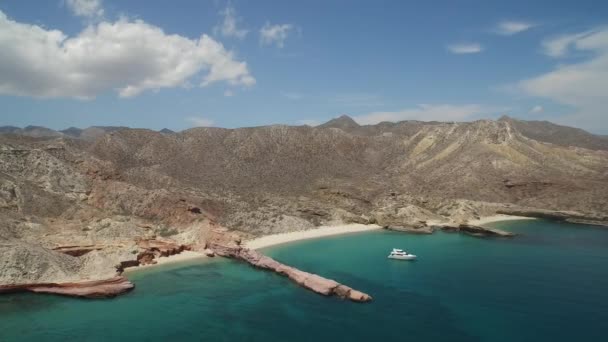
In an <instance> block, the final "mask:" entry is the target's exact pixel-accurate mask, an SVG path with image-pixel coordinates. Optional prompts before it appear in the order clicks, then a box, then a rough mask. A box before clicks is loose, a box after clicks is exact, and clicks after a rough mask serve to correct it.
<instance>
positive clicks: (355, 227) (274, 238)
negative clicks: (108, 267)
mask: <svg viewBox="0 0 608 342" xmlns="http://www.w3.org/2000/svg"><path fill="white" fill-rule="evenodd" d="M536 219H537V218H534V217H526V216H514V215H492V216H485V217H481V218H479V219H477V220H471V221H469V222H468V223H469V224H472V225H477V226H482V225H484V224H488V223H493V222H500V221H517V220H536ZM430 225H433V224H430ZM381 229H383V228H382V227H381V226H378V225H375V224H360V223H353V224H342V225H336V226H319V227H316V228H313V229H307V230H299V231H294V232H287V233H278V234H271V235H265V236H261V237H258V238H255V239H252V240H248V241H244V243H243V247H246V248H250V249H254V250H258V249H263V248H267V247H271V246H277V245H282V244H286V243H291V242H296V241H303V240H310V239H318V238H323V237H328V236H336V235H345V234H352V233H360V232H370V231H376V230H381ZM197 259H209V257H208V256H206V255H205V254H204V253H201V252H193V251H183V252H181V253H180V254H175V255H171V256H168V257H160V258H158V259H156V261H157V263H156V264H149V265H140V266H134V267H128V268H126V269H125V270H124V272H123V274H125V275H127V274H129V273H134V272H138V271H141V270H146V269H150V268H155V267H158V266H163V265H169V264H175V263H182V262H187V261H192V260H197Z"/></svg>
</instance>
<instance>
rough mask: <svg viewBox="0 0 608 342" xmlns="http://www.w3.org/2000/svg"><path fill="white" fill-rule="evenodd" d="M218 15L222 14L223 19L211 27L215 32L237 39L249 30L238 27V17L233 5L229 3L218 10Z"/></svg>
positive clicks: (243, 36) (241, 37)
mask: <svg viewBox="0 0 608 342" xmlns="http://www.w3.org/2000/svg"><path fill="white" fill-rule="evenodd" d="M220 15H222V16H223V21H222V23H221V24H219V25H217V26H215V27H214V28H213V32H215V34H221V35H222V36H224V37H234V38H238V39H243V38H245V36H246V35H247V33H248V32H249V30H246V29H241V28H238V22H239V21H240V18H238V17H237V15H236V10H235V9H234V7H232V6H231V5H228V6H226V8H225V9H224V10H223V11H221V12H220Z"/></svg>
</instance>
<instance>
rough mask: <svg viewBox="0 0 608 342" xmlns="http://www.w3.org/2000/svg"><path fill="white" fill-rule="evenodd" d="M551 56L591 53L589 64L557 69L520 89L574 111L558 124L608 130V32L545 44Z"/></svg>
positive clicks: (588, 33)
mask: <svg viewBox="0 0 608 342" xmlns="http://www.w3.org/2000/svg"><path fill="white" fill-rule="evenodd" d="M543 46H544V47H545V49H546V52H547V54H548V55H550V56H553V57H561V56H566V55H567V54H568V52H570V51H571V50H574V51H577V52H587V53H590V57H589V58H588V59H586V60H583V61H579V62H574V63H570V64H560V65H557V66H556V67H555V68H554V69H553V70H552V71H550V72H547V73H545V74H542V75H539V76H537V77H533V78H530V79H527V80H523V81H521V82H519V83H518V84H517V88H518V89H519V90H521V91H523V92H524V93H526V94H528V95H531V96H537V97H542V98H547V99H550V100H553V101H555V102H557V103H560V104H563V105H567V106H570V107H572V108H574V112H572V113H571V114H569V115H566V116H564V117H561V118H557V119H556V120H555V121H558V122H560V123H563V124H569V125H574V126H577V127H583V128H587V129H591V130H600V129H603V130H607V129H608V113H607V112H606V108H608V92H607V90H606V89H608V28H600V29H596V30H592V31H588V32H583V33H579V34H574V35H567V36H561V37H557V38H554V39H552V40H549V41H545V42H544V43H543Z"/></svg>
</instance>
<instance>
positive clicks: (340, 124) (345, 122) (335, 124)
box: [317, 115, 360, 131]
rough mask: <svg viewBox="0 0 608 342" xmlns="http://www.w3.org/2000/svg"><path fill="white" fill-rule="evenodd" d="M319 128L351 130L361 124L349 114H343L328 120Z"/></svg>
mask: <svg viewBox="0 0 608 342" xmlns="http://www.w3.org/2000/svg"><path fill="white" fill-rule="evenodd" d="M317 127H319V128H339V129H342V130H344V131H349V130H351V129H356V128H358V127H360V126H359V124H358V123H357V122H356V121H355V120H353V119H352V118H351V117H350V116H348V115H342V116H340V117H338V118H335V119H331V120H329V121H328V122H326V123H324V124H322V125H319V126H317Z"/></svg>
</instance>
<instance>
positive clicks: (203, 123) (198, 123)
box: [186, 116, 214, 127]
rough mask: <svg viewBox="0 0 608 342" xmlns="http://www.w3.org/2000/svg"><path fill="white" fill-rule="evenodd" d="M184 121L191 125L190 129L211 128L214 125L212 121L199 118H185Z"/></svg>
mask: <svg viewBox="0 0 608 342" xmlns="http://www.w3.org/2000/svg"><path fill="white" fill-rule="evenodd" d="M186 121H188V122H189V123H190V124H192V127H212V126H213V124H214V122H213V120H211V119H207V118H202V117H199V116H190V117H188V118H186Z"/></svg>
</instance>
